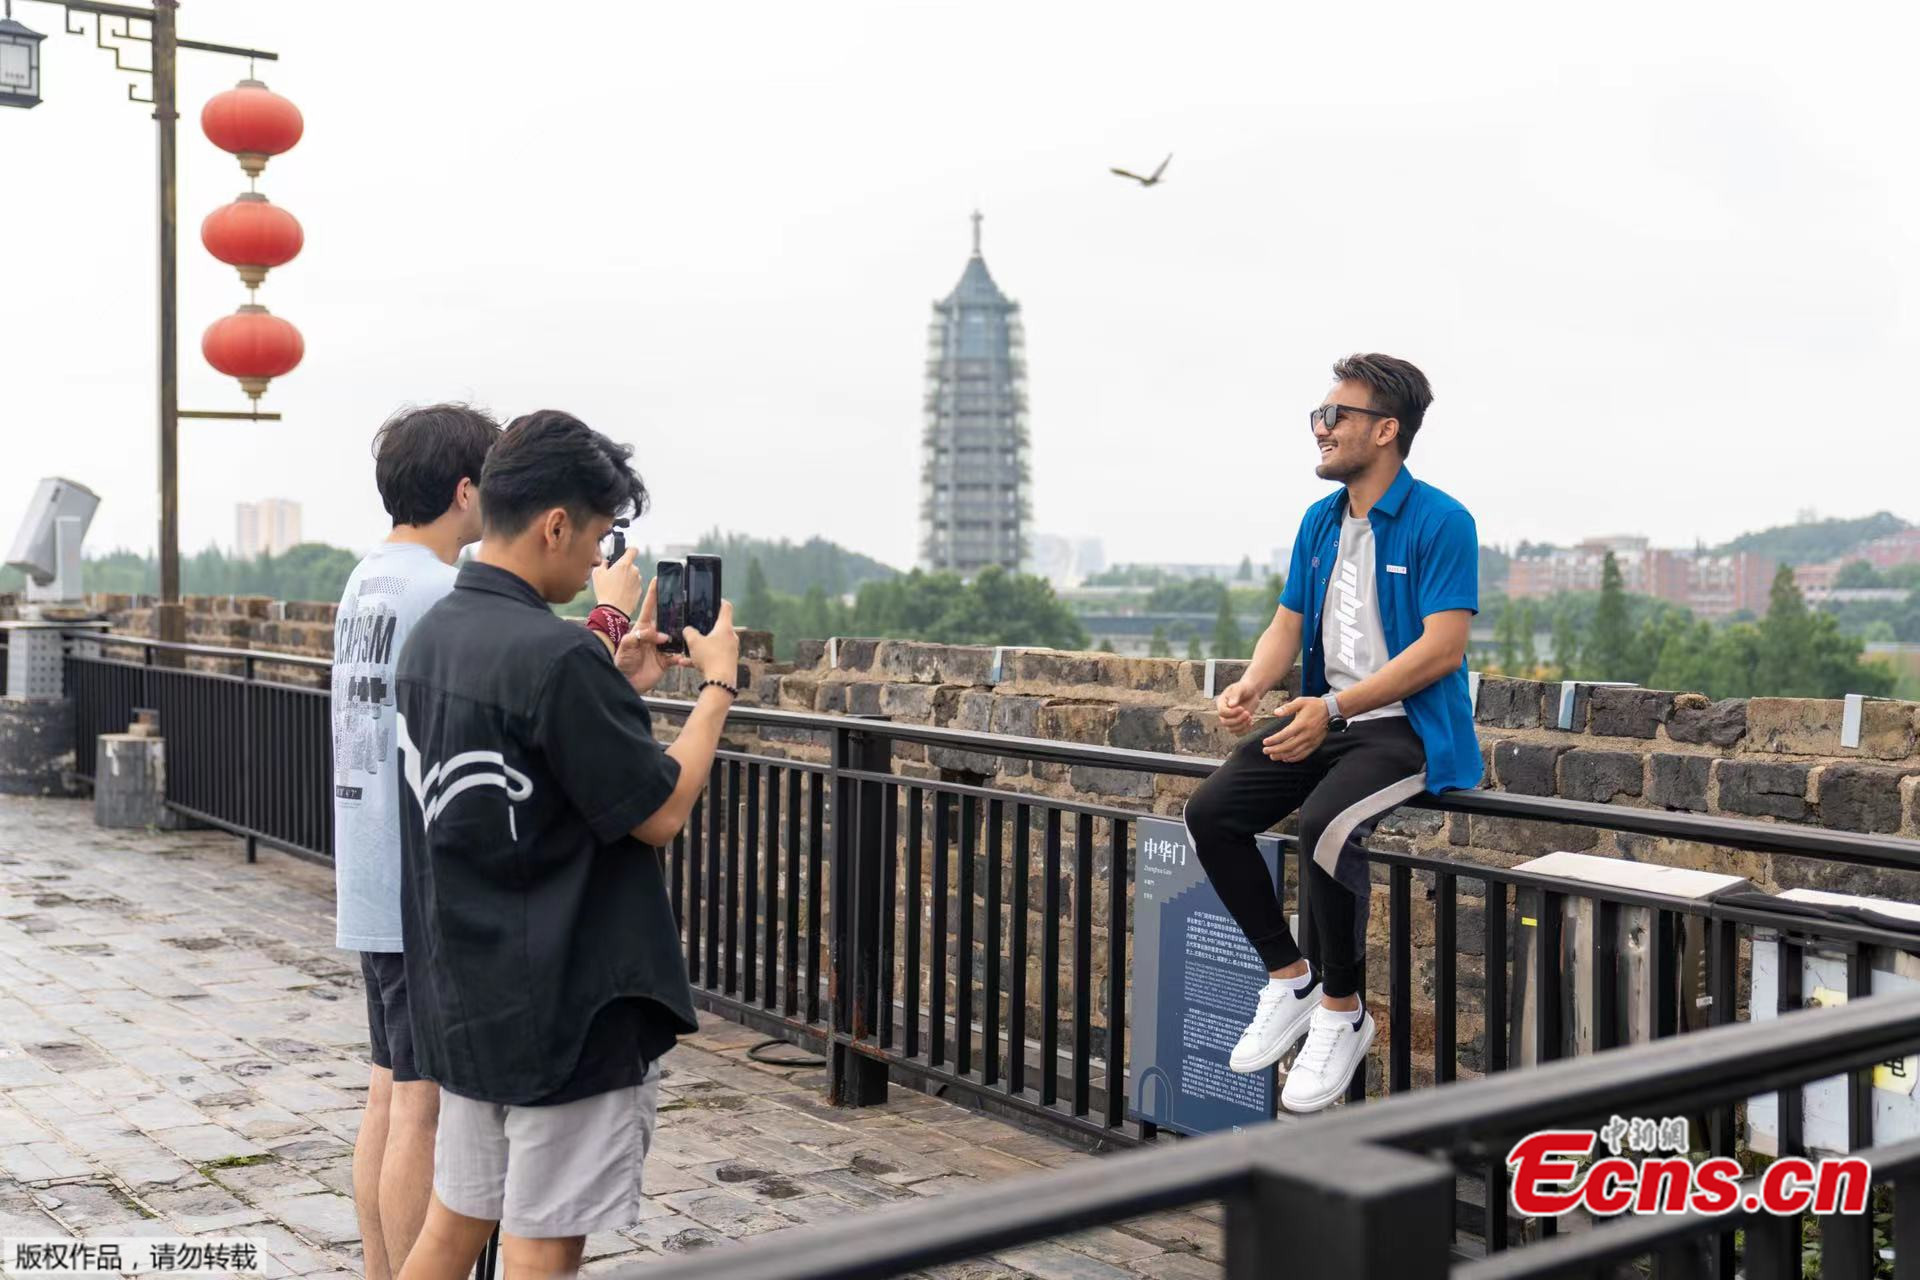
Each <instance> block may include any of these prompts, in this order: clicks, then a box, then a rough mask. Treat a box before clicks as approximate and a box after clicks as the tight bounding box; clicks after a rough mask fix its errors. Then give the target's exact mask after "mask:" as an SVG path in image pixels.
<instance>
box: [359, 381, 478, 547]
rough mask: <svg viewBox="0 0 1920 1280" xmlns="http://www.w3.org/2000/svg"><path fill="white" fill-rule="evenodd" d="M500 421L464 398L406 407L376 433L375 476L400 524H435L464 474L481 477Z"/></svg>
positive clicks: (382, 498)
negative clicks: (463, 401) (413, 407)
mask: <svg viewBox="0 0 1920 1280" xmlns="http://www.w3.org/2000/svg"><path fill="white" fill-rule="evenodd" d="M499 438H500V424H499V423H497V422H495V421H494V420H493V419H492V418H490V417H488V416H487V415H486V414H484V413H482V412H481V411H480V410H478V409H475V408H472V407H471V406H468V405H464V404H430V405H428V406H427V407H426V408H424V409H402V410H401V411H400V412H398V413H396V414H394V415H393V416H392V417H391V418H388V419H387V420H386V422H385V423H384V424H382V425H381V427H380V430H378V431H377V432H375V433H374V436H373V480H374V483H375V484H376V485H378V486H379V487H380V501H381V503H382V504H383V505H384V506H385V507H386V508H387V514H388V515H390V516H392V517H393V522H394V524H396V525H402V524H416V525H418V524H432V523H433V522H434V521H435V520H438V519H439V518H440V517H441V516H443V515H445V514H446V513H447V508H448V507H450V506H452V505H453V495H454V493H455V492H456V491H457V490H458V489H459V488H460V482H461V481H462V480H472V481H473V482H474V483H475V484H478V483H480V472H481V470H482V469H483V468H484V467H485V466H486V464H487V451H488V450H489V449H491V448H493V443H494V441H496V440H498V439H499Z"/></svg>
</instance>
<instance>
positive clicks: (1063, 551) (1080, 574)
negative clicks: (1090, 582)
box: [1020, 533, 1107, 591]
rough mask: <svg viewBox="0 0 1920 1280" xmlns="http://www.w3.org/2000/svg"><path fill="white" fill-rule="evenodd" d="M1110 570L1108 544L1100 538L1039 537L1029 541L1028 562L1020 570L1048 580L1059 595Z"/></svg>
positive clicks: (1033, 536) (1030, 537)
mask: <svg viewBox="0 0 1920 1280" xmlns="http://www.w3.org/2000/svg"><path fill="white" fill-rule="evenodd" d="M1106 567H1107V552H1106V544H1105V543H1103V542H1101V541H1100V539H1098V538H1069V537H1066V536H1064V535H1062V534H1058V533H1036V534H1032V535H1030V536H1029V537H1028V539H1027V558H1026V559H1025V560H1024V561H1022V562H1021V565H1020V570H1021V572H1022V573H1031V574H1037V575H1038V576H1040V577H1042V578H1045V579H1046V580H1047V581H1048V582H1050V583H1052V584H1053V587H1054V590H1056V591H1067V590H1071V589H1073V588H1074V587H1077V586H1079V585H1080V584H1081V583H1083V582H1085V581H1086V580H1087V579H1088V578H1090V577H1092V576H1093V575H1094V574H1096V573H1099V572H1100V571H1101V570H1103V569H1105V568H1106Z"/></svg>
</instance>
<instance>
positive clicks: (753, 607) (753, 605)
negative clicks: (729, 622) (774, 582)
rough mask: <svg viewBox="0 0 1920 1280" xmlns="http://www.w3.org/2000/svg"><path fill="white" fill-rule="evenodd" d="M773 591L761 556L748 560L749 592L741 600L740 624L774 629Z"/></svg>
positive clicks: (760, 628) (761, 628)
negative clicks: (762, 565) (761, 564)
mask: <svg viewBox="0 0 1920 1280" xmlns="http://www.w3.org/2000/svg"><path fill="white" fill-rule="evenodd" d="M773 614H774V607H773V592H772V591H771V590H770V589H769V588H768V587H767V571H766V570H765V569H762V568H761V567H760V557H759V556H755V557H753V558H752V559H751V560H748V561H747V593H746V595H744V596H743V597H741V600H740V619H741V621H740V625H741V626H744V627H753V628H756V629H758V630H762V631H771V630H773V622H774V616H773Z"/></svg>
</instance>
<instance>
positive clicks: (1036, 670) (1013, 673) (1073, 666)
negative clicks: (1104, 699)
mask: <svg viewBox="0 0 1920 1280" xmlns="http://www.w3.org/2000/svg"><path fill="white" fill-rule="evenodd" d="M1000 678H1001V679H1002V680H1004V681H1006V682H1007V683H1009V684H1042V685H1080V684H1099V683H1100V661H1099V658H1098V657H1097V656H1095V655H1094V654H1090V653H1055V652H1053V651H1051V650H1046V649H1019V650H1015V651H1014V652H1012V653H1008V654H1005V655H1003V656H1002V658H1001V661H1000Z"/></svg>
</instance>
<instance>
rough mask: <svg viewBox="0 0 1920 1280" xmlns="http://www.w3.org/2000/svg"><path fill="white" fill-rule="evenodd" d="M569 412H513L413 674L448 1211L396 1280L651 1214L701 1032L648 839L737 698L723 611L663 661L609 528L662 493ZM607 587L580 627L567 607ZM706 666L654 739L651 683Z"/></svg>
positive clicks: (431, 1022) (411, 915) (413, 824)
mask: <svg viewBox="0 0 1920 1280" xmlns="http://www.w3.org/2000/svg"><path fill="white" fill-rule="evenodd" d="M631 453H632V450H631V449H629V448H627V447H626V446H623V445H616V444H614V443H613V442H612V441H611V440H608V439H607V438H606V437H605V436H602V435H600V434H599V433H598V432H595V431H593V430H591V429H589V428H588V427H587V426H586V425H585V424H584V423H582V422H580V421H579V420H578V419H576V418H573V417H571V416H569V415H567V414H564V413H560V412H557V411H552V410H546V411H542V412H539V413H533V414H528V415H526V416H525V417H522V418H519V419H516V420H515V421H514V422H513V423H512V424H510V425H509V426H508V427H507V430H506V431H505V432H504V433H503V434H502V436H501V437H500V442H499V443H498V444H497V445H495V446H494V449H493V452H492V453H491V454H490V455H489V456H488V459H487V466H486V470H485V472H484V474H483V475H482V477H481V482H480V491H481V495H482V496H481V512H482V518H483V528H484V532H483V535H482V540H481V544H480V552H479V555H478V557H477V558H476V559H475V561H474V562H473V563H470V564H468V565H467V566H466V567H464V568H463V569H462V570H461V571H460V576H459V579H458V582H457V583H456V585H455V588H454V591H453V593H452V594H451V595H449V596H448V597H447V598H446V599H445V600H443V601H442V602H441V603H440V604H438V605H436V606H435V607H434V608H433V609H432V610H431V611H430V612H429V613H428V614H427V615H426V617H424V618H423V619H421V621H420V623H419V625H418V627H417V628H416V629H415V631H414V635H413V639H412V640H411V641H410V642H409V643H408V645H407V649H406V652H405V653H404V654H402V656H401V662H400V671H399V679H398V685H399V708H400V720H399V741H400V748H401V751H402V753H403V759H404V776H405V778H406V781H407V787H408V789H409V792H410V802H409V803H408V804H407V805H406V821H405V826H404V829H403V849H404V862H405V879H404V883H403V896H402V907H403V917H404V921H405V928H406V939H407V949H406V956H407V978H408V981H409V984H410V985H411V987H412V989H413V992H414V1004H413V1010H414V1038H415V1042H416V1057H417V1061H418V1064H419V1070H420V1073H421V1075H422V1076H424V1077H425V1078H427V1079H430V1080H433V1081H435V1082H437V1083H438V1084H439V1085H440V1090H441V1097H440V1123H439V1130H438V1135H437V1138H436V1144H435V1152H434V1156H435V1168H434V1197H433V1203H432V1205H431V1207H430V1208H429V1210H428V1214H427V1220H426V1225H425V1228H424V1229H423V1231H422V1232H421V1236H420V1239H419V1242H418V1243H417V1244H416V1245H415V1247H414V1249H413V1252H412V1254H411V1255H410V1256H409V1257H408V1260H407V1265H406V1268H405V1270H404V1271H403V1272H402V1273H401V1274H402V1278H403V1280H429V1278H432V1277H442V1278H444V1280H456V1278H457V1277H460V1276H462V1275H463V1274H464V1273H466V1272H467V1271H468V1270H470V1269H471V1268H472V1266H473V1264H474V1260H475V1258H476V1257H477V1256H478V1254H479V1252H480V1250H481V1248H482V1247H483V1246H484V1245H485V1243H486V1240H487V1237H488V1235H489V1233H490V1232H491V1231H492V1230H493V1228H494V1226H495V1224H496V1223H497V1224H498V1225H499V1226H500V1229H501V1236H502V1255H503V1257H504V1259H505V1264H506V1274H507V1276H508V1277H520V1276H534V1275H539V1276H552V1275H568V1274H572V1273H573V1272H574V1271H575V1270H576V1269H577V1268H578V1265H579V1261H580V1253H581V1247H582V1245H583V1244H584V1243H585V1238H586V1236H588V1235H589V1234H591V1233H592V1232H595V1231H603V1230H612V1229H616V1228H619V1227H623V1226H627V1225H630V1224H631V1223H633V1222H634V1221H636V1220H637V1218H638V1217H639V1212H640V1194H641V1188H640V1172H641V1166H642V1162H643V1161H644V1159H645V1157H646V1154H647V1148H648V1146H649V1145H650V1143H651V1141H652V1133H653V1122H654V1107H655V1102H656V1099H657V1096H658V1091H659V1061H660V1058H661V1056H662V1055H664V1054H665V1053H666V1052H667V1051H668V1050H669V1049H670V1048H672V1046H673V1042H674V1038H675V1036H677V1035H681V1034H685V1033H688V1032H691V1031H693V1030H695V1029H697V1024H696V1022H695V1020H694V1013H693V1003H692V993H691V991H690V990H689V988H688V984H687V976H686V969H685V965H684V961H683V959H682V956H681V951H680V945H679V931H678V929H677V927H676V924H675V921H674V915H673V908H672V904H671V902H670V901H669V899H668V895H667V889H666V883H665V880H664V877H663V875H662V872H661V866H660V858H659V855H658V854H657V852H656V851H655V848H653V847H649V846H654V847H657V846H660V845H664V844H666V843H667V842H668V841H670V840H671V839H672V838H673V837H674V835H675V834H676V833H678V832H679V830H680V829H681V827H682V825H683V824H684V823H685V822H686V820H687V816H688V814H689V813H690V811H691V810H692V808H693V804H694V801H695V799H696V798H697V797H698V796H699V794H700V792H701V790H702V788H703V787H704V786H705V783H706V779H707V776H708V773H709V771H710V769H711V767H712V764H713V758H714V753H715V751H716V749H717V748H718V745H719V739H720V732H721V728H722V726H723V724H724V722H725V720H726V716H727V712H728V710H729V708H730V707H731V706H732V704H733V700H734V698H735V697H736V696H737V689H736V688H735V686H734V681H735V680H736V679H737V678H738V677H737V676H736V674H735V673H736V671H737V670H738V666H739V641H738V639H737V637H736V636H735V634H734V630H733V610H732V606H731V605H728V604H722V605H721V607H720V610H719V616H718V619H717V620H716V622H715V623H714V626H713V628H712V630H711V631H710V632H709V633H707V634H701V633H700V632H698V631H695V630H693V629H691V628H689V629H688V630H687V632H686V633H685V634H686V644H687V650H688V654H689V656H688V657H686V658H683V659H682V658H673V657H670V656H668V655H666V654H665V653H663V652H662V650H661V647H660V646H661V644H662V642H663V641H664V640H665V637H664V636H662V635H661V634H659V632H658V631H657V630H656V628H655V625H654V623H655V604H656V591H655V590H653V589H649V590H647V591H646V593H645V594H644V596H643V595H642V592H641V580H640V575H639V573H638V572H637V571H636V570H635V568H634V566H633V559H634V553H633V552H632V551H628V552H626V553H625V554H623V555H621V556H620V557H619V558H618V559H617V560H615V561H614V562H613V563H611V564H608V563H606V562H605V557H604V552H603V550H602V547H603V543H602V539H603V538H605V537H606V536H607V534H608V533H609V531H610V530H611V529H612V528H613V526H614V522H615V520H616V518H617V517H619V516H622V515H623V514H626V513H628V512H631V513H632V514H633V515H635V516H637V515H639V514H640V513H641V512H642V511H643V510H644V509H645V506H646V501H647V492H646V489H645V487H644V486H643V485H642V484H641V482H640V478H639V477H638V476H636V475H635V474H634V473H633V470H632V467H631V465H630V463H629V458H630V456H631ZM590 578H591V580H592V583H593V586H594V589H595V592H596V594H597V595H598V597H599V599H600V602H601V605H600V607H599V608H596V609H595V610H594V613H593V616H592V618H591V619H590V620H589V624H588V626H587V627H584V628H583V627H581V626H579V625H578V624H576V623H572V622H568V621H565V620H563V619H561V618H558V617H556V616H555V615H554V614H553V612H552V610H551V608H550V607H549V606H550V605H552V604H556V603H564V602H566V601H568V600H571V599H573V598H574V596H575V595H576V594H578V592H579V591H580V589H581V587H582V586H584V585H585V584H586V583H587V582H588V580H589V579H590ZM675 663H684V664H686V665H691V666H694V667H696V668H697V669H698V670H699V671H700V672H701V673H702V675H703V676H704V677H705V683H704V684H703V685H702V686H701V688H700V691H699V697H698V701H697V702H696V704H695V707H694V709H693V711H692V713H691V714H690V715H689V716H688V718H687V721H686V724H685V726H684V727H683V728H682V730H681V732H680V734H679V736H678V737H677V738H676V739H675V740H674V742H673V744H672V745H671V746H669V747H666V748H664V749H663V748H662V747H661V746H660V744H659V743H658V742H657V741H656V740H655V738H654V736H653V725H652V721H651V719H650V717H649V716H648V714H647V709H646V707H645V705H644V704H643V703H642V702H641V695H642V694H644V693H646V692H648V691H649V690H651V689H652V688H653V687H654V686H655V685H656V684H657V683H658V682H659V680H660V678H661V676H662V675H664V674H665V672H666V671H667V669H668V667H669V666H670V665H673V664H675Z"/></svg>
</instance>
